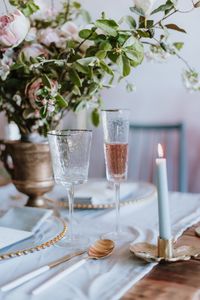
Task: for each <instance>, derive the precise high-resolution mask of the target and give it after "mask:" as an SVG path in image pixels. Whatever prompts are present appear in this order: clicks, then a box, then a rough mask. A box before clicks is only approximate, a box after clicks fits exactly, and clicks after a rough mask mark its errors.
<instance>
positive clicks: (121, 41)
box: [0, 0, 200, 135]
mask: <svg viewBox="0 0 200 300" xmlns="http://www.w3.org/2000/svg"><path fill="white" fill-rule="evenodd" d="M5 1H6V0H4V4H5V8H6V13H5V15H3V16H1V17H0V111H4V112H5V113H6V115H7V118H8V121H14V122H15V123H16V124H17V125H18V127H19V130H20V132H21V134H22V135H27V134H29V133H32V132H38V133H40V134H41V135H46V134H47V131H48V130H49V129H52V128H55V127H56V126H57V125H58V124H59V122H60V119H61V118H62V117H63V115H64V114H65V112H66V111H68V110H73V111H75V112H77V111H79V110H81V109H83V108H90V109H91V110H92V113H91V116H92V122H93V124H94V125H98V123H99V113H98V111H99V108H100V107H101V105H102V99H101V96H100V92H101V90H102V89H103V88H105V87H111V86H112V84H113V81H114V82H116V81H120V80H121V79H123V78H125V77H127V76H128V75H129V74H130V72H131V70H132V69H134V68H136V67H137V66H138V65H140V64H141V63H142V62H143V59H144V56H146V58H147V59H148V60H152V59H154V60H155V59H156V60H157V61H164V60H165V59H166V58H167V57H168V56H170V55H176V56H177V57H178V58H179V59H182V57H181V56H180V53H179V51H180V50H181V48H182V47H183V43H181V42H173V43H172V42H170V38H169V37H170V34H169V33H170V31H171V30H176V31H179V32H181V33H185V30H184V29H183V28H180V27H179V26H178V25H176V24H173V23H169V22H168V18H170V17H171V16H172V15H174V14H176V13H185V11H184V12H183V11H181V10H180V9H179V8H178V4H177V3H176V1H175V0H167V1H166V2H165V3H164V4H162V5H160V6H159V7H156V8H154V9H153V4H154V2H155V1H153V0H133V2H134V5H133V7H131V8H130V11H131V12H130V14H129V15H128V16H125V17H123V18H121V20H119V21H118V22H116V21H115V20H112V19H109V18H108V17H107V16H106V14H105V13H102V15H101V17H100V18H99V19H98V20H96V21H95V22H91V20H90V16H89V13H88V12H87V11H85V10H84V9H83V8H82V6H81V4H80V3H78V2H76V1H69V0H68V1H67V2H64V3H63V6H62V7H60V8H59V7H58V5H57V4H56V3H54V1H53V0H51V5H48V4H47V3H46V1H41V0H27V1H25V0H10V1H9V2H10V4H12V5H13V6H14V7H15V8H14V9H13V10H12V11H9V9H8V5H7V4H6V2H5ZM55 2H56V1H55ZM199 6H200V1H198V2H195V3H194V2H193V1H192V2H191V10H192V9H195V8H197V7H199ZM81 18H83V19H84V20H85V23H86V25H85V26H84V27H83V26H82V25H81V26H82V27H81V26H80V24H81V21H80V19H81ZM182 60H183V62H184V63H185V64H186V66H187V69H186V70H185V72H184V75H183V78H184V80H185V82H186V84H187V86H188V88H190V89H195V90H199V89H200V82H199V77H198V74H197V73H196V72H195V71H194V70H193V69H192V68H191V67H190V66H189V65H188V63H187V62H186V61H185V60H184V59H182ZM132 88H133V86H132V84H130V83H127V89H128V90H129V91H130V90H132Z"/></svg>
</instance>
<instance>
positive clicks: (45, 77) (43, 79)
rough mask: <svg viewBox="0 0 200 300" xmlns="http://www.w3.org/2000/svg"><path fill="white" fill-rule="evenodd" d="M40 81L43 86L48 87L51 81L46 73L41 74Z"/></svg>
mask: <svg viewBox="0 0 200 300" xmlns="http://www.w3.org/2000/svg"><path fill="white" fill-rule="evenodd" d="M42 83H43V84H44V86H46V87H48V88H49V89H51V81H50V79H49V77H48V76H47V75H46V74H44V75H43V76H42Z"/></svg>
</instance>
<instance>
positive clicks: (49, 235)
mask: <svg viewBox="0 0 200 300" xmlns="http://www.w3.org/2000/svg"><path fill="white" fill-rule="evenodd" d="M66 232H67V225H66V223H65V221H64V220H63V219H61V218H57V217H54V216H52V217H50V218H48V219H46V220H45V221H44V222H43V224H42V225H41V227H40V229H39V230H38V231H37V232H36V233H35V234H34V235H33V236H32V237H30V238H28V239H26V240H24V241H22V242H19V243H17V244H15V245H12V246H9V247H6V248H3V249H2V250H0V261H1V260H5V259H10V258H14V257H17V256H23V255H28V254H31V253H34V252H37V251H41V250H43V249H46V248H48V247H52V246H53V245H54V244H56V243H57V242H59V241H60V240H61V239H62V238H63V237H64V236H65V234H66Z"/></svg>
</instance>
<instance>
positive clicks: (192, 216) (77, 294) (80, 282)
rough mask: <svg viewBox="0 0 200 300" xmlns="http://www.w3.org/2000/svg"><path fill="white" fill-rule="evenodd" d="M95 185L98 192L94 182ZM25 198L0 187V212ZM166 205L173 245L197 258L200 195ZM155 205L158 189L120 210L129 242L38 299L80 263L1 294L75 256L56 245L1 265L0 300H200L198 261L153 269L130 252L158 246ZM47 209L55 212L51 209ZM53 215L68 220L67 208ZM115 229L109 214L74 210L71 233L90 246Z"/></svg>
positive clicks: (58, 192) (175, 195) (56, 193)
mask: <svg viewBox="0 0 200 300" xmlns="http://www.w3.org/2000/svg"><path fill="white" fill-rule="evenodd" d="M130 184H131V183H130ZM145 184H146V183H145ZM96 185H97V186H98V181H97V182H96ZM144 186H145V185H144ZM147 186H148V184H147ZM23 197H24V196H23V195H22V194H20V193H19V192H18V191H17V190H16V189H15V187H14V185H12V184H11V183H9V184H7V185H4V186H1V187H0V211H6V210H7V209H8V208H10V207H13V206H20V205H21V203H23V204H24V203H25V202H23V201H24V199H25V198H23ZM48 197H49V198H51V199H54V200H55V199H61V198H62V199H63V197H66V193H65V191H64V189H62V188H61V187H58V186H57V187H55V188H54V190H53V192H52V193H50V195H49V196H48ZM22 198H23V201H21V199H22ZM133 200H134V199H133ZM55 202H56V201H55ZM169 202H170V216H171V227H172V233H173V239H174V242H175V245H190V246H195V247H196V248H199V253H200V238H199V237H198V236H197V235H196V234H195V228H196V227H197V226H198V225H200V223H199V222H200V194H192V193H180V192H170V193H169ZM56 203H57V202H56ZM157 205H158V203H157V193H156V189H153V192H152V193H150V194H149V195H147V196H145V197H141V196H140V197H139V198H138V199H135V201H130V202H127V203H126V205H123V206H122V207H121V226H122V229H125V230H126V231H127V233H128V237H127V238H126V239H125V240H120V241H119V242H116V245H115V249H114V252H113V253H112V255H110V256H109V257H108V258H105V259H103V260H91V261H87V263H85V264H84V265H83V266H82V267H80V268H79V269H77V270H75V271H74V272H73V273H71V274H70V275H67V276H66V277H64V278H62V279H61V280H60V281H58V282H57V283H55V284H54V285H52V286H49V287H48V289H46V290H44V291H43V292H42V293H40V294H38V295H33V294H32V291H33V290H34V289H35V288H37V287H38V286H40V285H41V284H42V283H44V282H46V281H47V280H49V279H50V278H52V277H54V276H55V275H56V274H58V273H59V272H62V271H63V270H65V269H67V268H68V267H70V266H71V265H73V264H74V263H76V262H77V261H79V260H80V257H76V258H73V259H72V260H70V261H68V262H66V263H63V264H61V265H60V266H58V267H56V268H55V269H52V270H49V271H48V272H46V273H44V274H42V275H40V276H38V277H37V278H34V279H32V280H30V281H28V282H27V283H25V284H23V285H21V286H19V287H16V288H15V289H13V290H11V291H8V292H3V291H1V287H2V286H3V285H5V284H6V283H8V282H10V281H12V280H15V279H17V278H19V277H21V276H23V275H24V274H26V273H28V272H31V271H33V270H35V269H37V268H39V267H41V266H43V265H45V264H47V263H49V262H52V261H54V260H56V259H58V258H60V257H62V256H63V255H66V254H70V253H73V251H72V250H71V249H67V248H62V247H59V246H58V245H56V244H55V245H52V246H51V247H47V248H45V249H42V250H41V251H36V252H34V253H29V254H28V255H22V256H17V257H13V258H10V259H2V260H0V299H5V300H15V299H16V300H17V299H20V300H28V299H33V300H34V299H36V300H42V299H50V300H51V299H52V300H53V299H59V300H62V299H63V300H66V299H70V300H71V299H77V300H79V299H80V300H86V299H87V300H90V299H91V300H99V299H104V300H115V299H125V300H128V299H134V300H135V299H136V300H137V299H150V300H151V299H159V300H160V299H161V300H163V299H164V300H165V299H166V300H168V299H171V300H173V299H174V300H176V299H196V300H197V299H200V276H199V275H200V256H199V257H196V258H195V259H194V258H193V259H191V260H188V261H179V262H173V263H169V262H161V263H157V262H147V261H144V260H142V259H140V258H138V257H136V256H134V255H133V253H131V252H130V244H136V243H139V242H149V243H152V244H156V243H157V238H158V234H159V233H158V209H157ZM51 208H52V209H54V210H55V207H54V206H52V207H51ZM56 213H57V214H60V215H61V217H62V218H63V217H64V218H66V217H67V209H66V208H63V209H59V211H58V210H57V206H56ZM114 223H115V210H114V209H113V208H110V207H109V208H101V209H98V208H96V209H91V208H90V209H75V220H74V225H75V230H76V231H78V232H79V233H80V234H81V235H84V236H87V237H89V239H90V243H91V244H92V243H93V242H94V241H95V240H97V239H98V238H101V235H102V234H104V233H105V232H106V231H110V230H112V229H113V227H114ZM2 251H3V250H1V251H0V256H1V253H2ZM84 255H85V254H83V257H84Z"/></svg>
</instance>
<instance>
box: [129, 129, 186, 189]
mask: <svg viewBox="0 0 200 300" xmlns="http://www.w3.org/2000/svg"><path fill="white" fill-rule="evenodd" d="M185 140H186V138H185V126H184V124H183V123H175V124H134V123H132V124H130V147H129V178H131V179H134V180H136V181H138V180H142V181H147V182H152V183H155V181H156V178H155V175H156V174H155V159H156V157H157V145H158V143H161V144H162V146H163V148H164V153H165V157H166V158H167V168H168V169H167V171H168V184H169V190H171V191H174V190H176V191H180V192H187V162H186V142H185Z"/></svg>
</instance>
